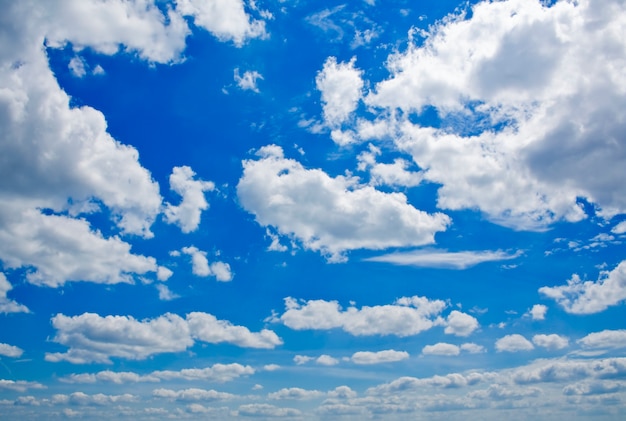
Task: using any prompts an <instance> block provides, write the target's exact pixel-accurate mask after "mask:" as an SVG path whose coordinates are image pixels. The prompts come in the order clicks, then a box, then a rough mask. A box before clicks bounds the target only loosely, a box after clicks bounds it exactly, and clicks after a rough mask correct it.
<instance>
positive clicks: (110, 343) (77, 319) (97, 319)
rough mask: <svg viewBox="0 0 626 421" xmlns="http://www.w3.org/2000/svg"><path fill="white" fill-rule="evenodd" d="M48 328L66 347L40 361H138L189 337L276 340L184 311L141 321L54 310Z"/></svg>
mask: <svg viewBox="0 0 626 421" xmlns="http://www.w3.org/2000/svg"><path fill="white" fill-rule="evenodd" d="M52 326H53V327H54V328H55V329H56V330H57V333H56V335H55V336H54V338H53V341H54V342H57V343H59V344H61V345H65V346H68V347H69V350H68V351H67V352H65V353H47V354H46V357H45V358H46V361H50V362H59V361H68V362H70V363H73V364H85V363H90V362H97V363H108V364H110V363H111V360H110V358H111V357H118V358H124V359H130V360H142V359H145V358H147V357H149V356H151V355H155V354H160V353H168V352H181V351H184V350H186V349H187V348H189V347H191V346H192V345H193V344H194V341H195V340H199V341H201V342H207V343H213V344H218V343H230V344H233V345H237V346H240V347H249V348H274V347H275V346H277V345H280V344H282V340H281V339H280V338H279V337H278V336H277V335H276V334H275V333H274V332H272V331H271V330H267V329H263V330H261V331H260V332H258V333H254V332H251V331H250V330H248V329H247V328H246V327H244V326H236V325H233V324H231V323H230V322H228V321H226V320H218V319H217V318H216V317H215V316H213V315H211V314H208V313H201V312H193V313H189V314H188V315H187V316H186V318H185V319H183V318H182V317H180V316H178V315H176V314H171V313H167V314H165V315H162V316H159V317H157V318H154V319H148V320H141V321H140V320H136V319H134V318H133V317H130V316H106V317H102V316H99V315H98V314H94V313H84V314H82V315H79V316H73V317H68V316H65V315H63V314H57V315H56V316H54V317H53V318H52Z"/></svg>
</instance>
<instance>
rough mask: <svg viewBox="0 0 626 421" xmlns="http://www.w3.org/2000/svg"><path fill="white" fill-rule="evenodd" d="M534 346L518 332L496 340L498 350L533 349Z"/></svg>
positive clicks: (517, 350) (516, 350)
mask: <svg viewBox="0 0 626 421" xmlns="http://www.w3.org/2000/svg"><path fill="white" fill-rule="evenodd" d="M534 348H535V347H534V346H533V344H532V343H530V341H529V340H528V339H526V338H525V337H523V336H522V335H518V334H513V335H506V336H504V337H502V338H500V339H498V340H497V341H496V350H497V351H498V352H519V351H531V350H533V349H534Z"/></svg>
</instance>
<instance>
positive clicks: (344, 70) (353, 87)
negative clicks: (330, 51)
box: [315, 57, 363, 143]
mask: <svg viewBox="0 0 626 421" xmlns="http://www.w3.org/2000/svg"><path fill="white" fill-rule="evenodd" d="M355 61H356V59H355V58H353V59H352V60H350V61H349V62H348V63H337V59H336V58H335V57H329V58H328V59H327V60H326V62H325V63H324V68H323V69H322V70H321V71H320V72H319V73H318V75H317V78H316V79H315V82H316V84H317V89H318V90H319V91H320V92H321V95H322V106H323V115H324V122H325V123H326V125H327V126H328V127H330V128H331V129H333V132H332V133H331V136H332V137H333V139H335V141H337V142H338V143H349V142H350V141H351V137H350V136H342V135H341V131H340V129H341V126H342V124H343V123H345V122H347V121H348V120H349V119H350V116H351V114H352V113H353V112H354V111H355V110H356V108H357V105H358V103H359V100H360V99H361V96H362V95H363V94H362V90H363V80H362V79H361V73H362V72H361V71H360V70H358V69H356V68H355V67H354V63H355Z"/></svg>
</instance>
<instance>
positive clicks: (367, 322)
mask: <svg viewBox="0 0 626 421" xmlns="http://www.w3.org/2000/svg"><path fill="white" fill-rule="evenodd" d="M285 307H286V311H285V312H284V313H283V314H282V315H281V316H280V317H277V316H274V317H273V318H272V319H271V321H273V322H281V323H283V324H284V325H285V326H287V327H290V328H291V329H295V330H305V329H314V330H328V329H335V328H340V329H343V330H344V331H346V332H348V333H350V334H352V335H355V336H369V335H381V336H384V335H395V336H400V337H405V336H412V335H417V334H418V333H420V332H423V331H425V330H428V329H430V328H432V327H433V326H434V325H435V324H436V323H441V321H440V320H439V319H438V318H439V315H440V314H441V312H442V311H443V309H444V308H445V307H446V303H445V302H444V301H441V300H432V301H431V300H429V299H428V298H426V297H418V296H414V297H402V298H400V299H398V300H396V301H395V302H394V304H391V305H382V306H371V307H370V306H363V307H361V308H360V309H359V308H357V307H354V306H350V307H348V308H346V309H345V310H343V309H342V308H341V306H340V305H339V303H338V302H337V301H324V300H310V301H302V302H299V301H297V300H295V299H293V298H291V297H288V298H286V299H285Z"/></svg>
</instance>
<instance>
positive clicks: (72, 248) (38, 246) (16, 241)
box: [0, 200, 157, 287]
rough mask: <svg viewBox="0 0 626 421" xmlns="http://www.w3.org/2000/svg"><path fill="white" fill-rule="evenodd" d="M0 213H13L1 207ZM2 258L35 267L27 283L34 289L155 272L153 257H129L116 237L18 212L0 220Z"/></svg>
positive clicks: (79, 222)
mask: <svg viewBox="0 0 626 421" xmlns="http://www.w3.org/2000/svg"><path fill="white" fill-rule="evenodd" d="M0 209H1V210H0V213H2V212H5V211H9V212H10V211H11V210H13V211H15V210H17V209H15V208H14V207H13V206H9V205H6V204H4V203H1V200H0ZM3 222H4V223H5V224H4V226H0V258H2V260H3V262H4V263H5V265H6V266H7V267H10V268H18V267H23V266H34V267H36V268H37V269H36V270H35V271H32V272H29V273H28V274H27V275H26V278H27V280H28V281H29V282H31V283H33V284H36V285H46V286H50V287H57V286H59V285H63V284H64V283H65V282H68V281H90V282H96V283H104V284H115V283H120V282H123V283H132V282H133V274H145V273H147V272H156V271H157V265H156V261H155V259H154V258H152V257H145V256H140V255H135V254H132V253H131V251H130V249H131V246H130V244H128V243H126V242H124V241H122V240H121V239H120V238H119V237H110V238H105V237H103V236H102V234H100V233H99V232H97V231H92V230H91V228H90V226H89V223H88V222H87V221H85V220H84V219H75V218H71V217H67V216H58V215H44V214H42V213H41V212H40V211H38V210H35V209H22V210H21V212H18V213H17V214H12V215H11V216H8V217H7V218H4V219H3Z"/></svg>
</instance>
